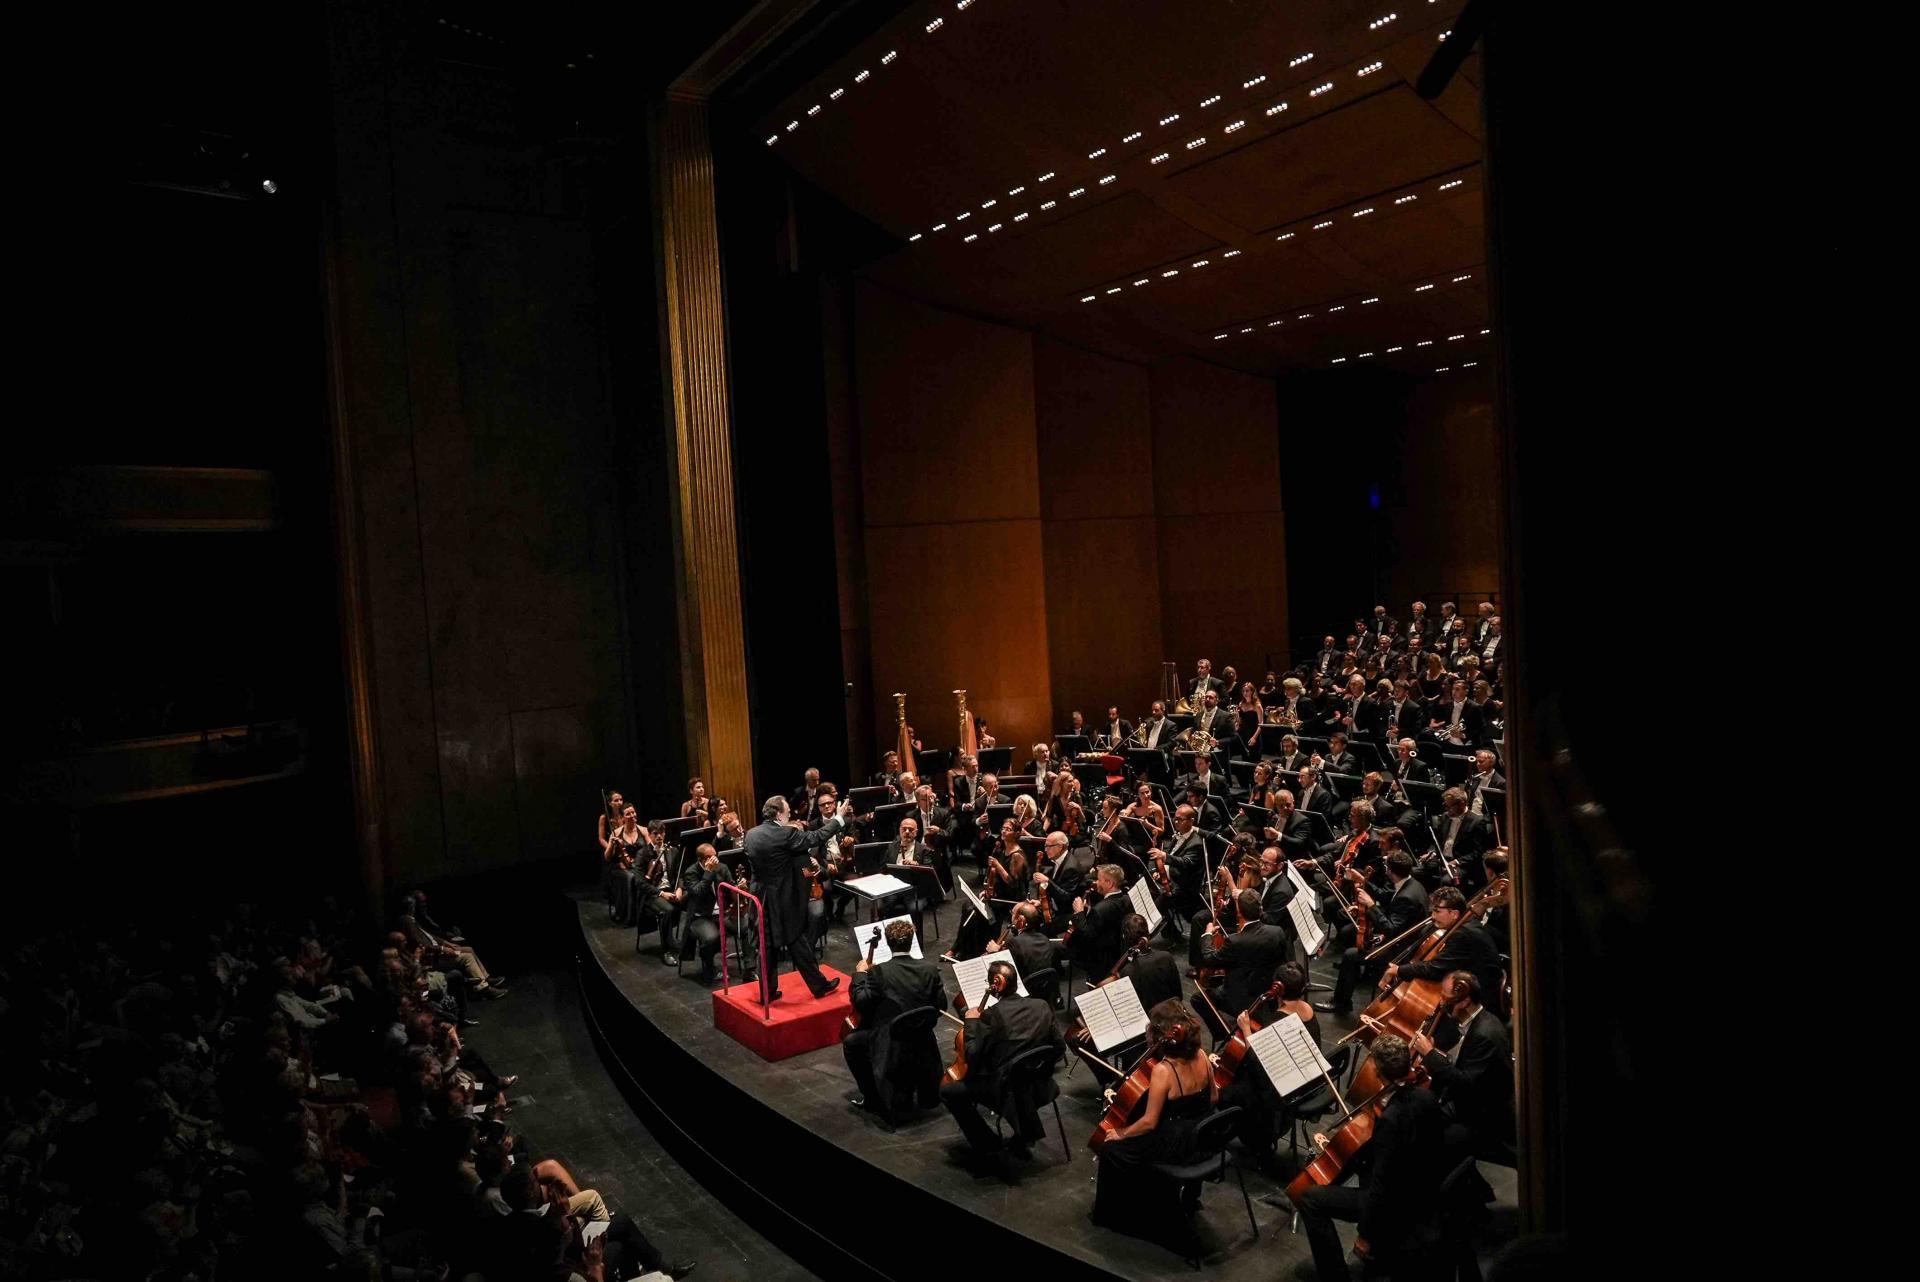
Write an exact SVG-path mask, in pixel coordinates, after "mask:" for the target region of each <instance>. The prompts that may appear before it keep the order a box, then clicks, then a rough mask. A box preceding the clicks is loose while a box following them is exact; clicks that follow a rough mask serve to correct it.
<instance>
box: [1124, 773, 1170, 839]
mask: <svg viewBox="0 0 1920 1282" xmlns="http://www.w3.org/2000/svg"><path fill="white" fill-rule="evenodd" d="M1121 813H1122V814H1123V815H1124V817H1126V818H1128V819H1132V820H1137V821H1138V822H1139V824H1140V826H1141V827H1142V828H1145V829H1146V830H1147V837H1148V839H1149V840H1150V841H1152V842H1154V843H1155V844H1158V843H1159V841H1160V837H1161V835H1162V834H1164V833H1165V832H1166V830H1167V812H1166V810H1165V809H1164V808H1162V807H1161V805H1160V803H1159V802H1158V801H1155V800H1154V799H1153V785H1152V784H1149V783H1147V782H1145V781H1144V780H1143V781H1141V783H1140V784H1139V785H1138V786H1137V787H1135V788H1134V790H1133V800H1132V801H1130V802H1128V803H1127V808H1126V809H1125V810H1124V811H1122V812H1121Z"/></svg>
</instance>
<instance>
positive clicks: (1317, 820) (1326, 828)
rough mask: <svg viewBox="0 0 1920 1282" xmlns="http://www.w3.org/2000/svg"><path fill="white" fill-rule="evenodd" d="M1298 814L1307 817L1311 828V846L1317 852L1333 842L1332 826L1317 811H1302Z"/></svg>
mask: <svg viewBox="0 0 1920 1282" xmlns="http://www.w3.org/2000/svg"><path fill="white" fill-rule="evenodd" d="M1298 813H1300V814H1303V815H1305V816H1306V817H1307V823H1308V824H1310V825H1311V826H1312V828H1313V846H1314V849H1316V850H1318V849H1319V848H1320V847H1322V846H1324V845H1326V844H1327V843H1328V842H1330V841H1332V840H1333V825H1332V824H1331V823H1329V822H1327V817H1326V816H1325V815H1323V814H1321V813H1320V812H1319V811H1318V810H1302V811H1299V812H1298Z"/></svg>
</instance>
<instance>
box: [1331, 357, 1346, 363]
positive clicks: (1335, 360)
mask: <svg viewBox="0 0 1920 1282" xmlns="http://www.w3.org/2000/svg"><path fill="white" fill-rule="evenodd" d="M1333 363H1334V364H1335V365H1344V364H1346V363H1347V358H1346V357H1344V356H1336V357H1334V358H1333Z"/></svg>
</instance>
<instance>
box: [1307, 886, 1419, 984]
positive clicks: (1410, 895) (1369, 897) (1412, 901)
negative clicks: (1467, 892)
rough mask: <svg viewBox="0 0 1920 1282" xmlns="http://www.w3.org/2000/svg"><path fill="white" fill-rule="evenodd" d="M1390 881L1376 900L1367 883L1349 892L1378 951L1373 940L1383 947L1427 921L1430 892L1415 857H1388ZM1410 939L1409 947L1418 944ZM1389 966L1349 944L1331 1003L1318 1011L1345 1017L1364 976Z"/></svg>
mask: <svg viewBox="0 0 1920 1282" xmlns="http://www.w3.org/2000/svg"><path fill="white" fill-rule="evenodd" d="M1387 880H1388V882H1390V883H1391V884H1392V886H1393V889H1392V890H1391V891H1388V892H1386V893H1384V894H1382V895H1380V896H1378V897H1376V896H1375V895H1374V894H1373V892H1372V891H1371V890H1369V889H1368V888H1367V886H1366V884H1365V883H1364V882H1355V883H1353V884H1352V889H1350V890H1348V891H1346V895H1347V901H1348V902H1349V903H1351V904H1353V905H1354V906H1355V907H1356V908H1358V909H1359V910H1360V911H1362V912H1364V913H1366V915H1367V933H1368V937H1369V941H1370V942H1369V948H1370V949H1371V948H1372V947H1377V946H1378V945H1375V944H1372V943H1371V941H1372V940H1378V941H1379V942H1380V943H1382V944H1384V943H1386V942H1387V941H1388V940H1390V939H1394V938H1396V937H1397V936H1399V935H1400V934H1401V933H1403V932H1405V931H1407V930H1409V929H1411V928H1412V927H1413V926H1415V925H1417V924H1418V923H1419V922H1421V921H1422V920H1424V919H1425V918H1426V915H1427V888H1426V887H1425V886H1423V885H1421V884H1420V882H1419V880H1418V879H1417V878H1416V877H1414V875H1413V856H1412V855H1410V854H1408V853H1407V852H1406V851H1404V850H1396V851H1394V852H1393V853H1392V854H1391V855H1388V856H1387ZM1415 942H1416V941H1415V939H1414V938H1413V937H1412V936H1408V938H1407V941H1406V945H1405V946H1406V947H1407V948H1409V949H1410V948H1411V947H1412V946H1413V944H1414V943H1415ZM1385 969H1386V962H1385V961H1384V960H1382V961H1376V962H1368V961H1367V960H1366V956H1365V954H1364V953H1363V952H1362V951H1361V950H1360V949H1359V948H1356V947H1354V946H1353V945H1351V944H1349V945H1348V946H1347V947H1346V949H1345V950H1344V951H1342V952H1341V954H1340V977H1339V978H1338V979H1337V980H1335V981H1334V985H1333V998H1332V1000H1331V1001H1326V1002H1316V1003H1315V1004H1314V1009H1315V1010H1323V1011H1326V1012H1328V1013H1329V1014H1334V1015H1345V1014H1347V1013H1348V1012H1350V1011H1351V1010H1352V1009H1353V990H1354V989H1355V988H1356V987H1357V986H1358V985H1359V983H1360V979H1361V977H1362V976H1363V975H1377V974H1380V973H1382V972H1384V971H1385Z"/></svg>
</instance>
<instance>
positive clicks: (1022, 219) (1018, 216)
mask: <svg viewBox="0 0 1920 1282" xmlns="http://www.w3.org/2000/svg"><path fill="white" fill-rule="evenodd" d="M1031 217H1033V215H1032V214H1015V215H1014V216H1013V221H1015V222H1016V223H1024V222H1025V221H1027V219H1029V218H1031Z"/></svg>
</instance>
